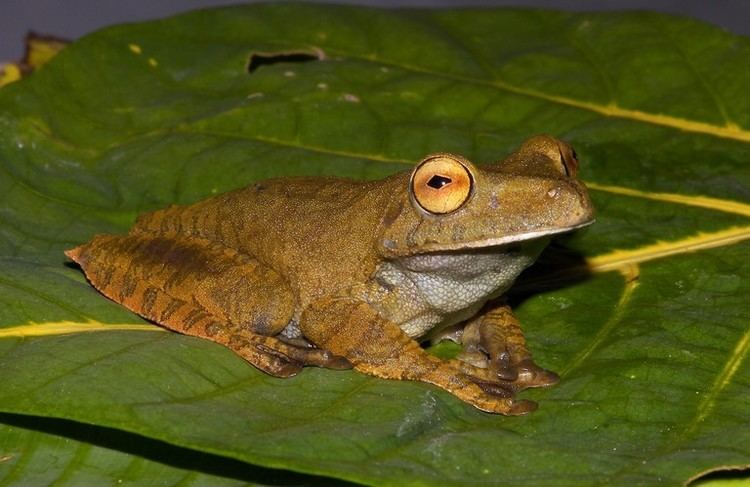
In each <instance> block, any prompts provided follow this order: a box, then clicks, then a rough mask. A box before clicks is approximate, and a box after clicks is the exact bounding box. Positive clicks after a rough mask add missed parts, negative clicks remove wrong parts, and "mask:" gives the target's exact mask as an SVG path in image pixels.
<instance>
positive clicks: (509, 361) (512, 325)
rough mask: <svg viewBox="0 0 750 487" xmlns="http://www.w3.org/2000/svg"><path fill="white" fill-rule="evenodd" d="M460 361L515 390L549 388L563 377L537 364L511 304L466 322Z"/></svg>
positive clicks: (489, 378) (481, 374)
mask: <svg viewBox="0 0 750 487" xmlns="http://www.w3.org/2000/svg"><path fill="white" fill-rule="evenodd" d="M462 343H463V345H464V352H463V353H462V354H461V355H460V356H459V358H460V359H461V360H463V361H464V362H466V363H468V364H470V365H471V366H472V367H475V368H479V369H484V371H483V372H479V371H477V374H479V375H480V376H483V377H486V378H487V379H488V380H498V381H500V382H501V383H505V384H507V385H508V386H509V387H511V388H512V389H513V390H515V391H519V390H523V389H526V388H529V387H547V386H551V385H554V384H556V383H557V382H559V380H560V377H559V376H558V375H557V374H556V373H554V372H552V371H549V370H545V369H543V368H541V367H539V366H538V365H536V364H535V363H534V361H533V360H532V358H531V354H530V353H529V351H528V349H527V348H526V340H525V339H524V336H523V332H522V331H521V327H520V325H519V323H518V320H517V319H516V318H515V316H513V313H512V312H511V310H510V308H509V307H508V306H500V307H497V308H494V309H492V310H490V311H489V312H487V313H486V314H485V315H483V316H480V317H478V318H477V319H475V320H473V321H471V322H470V323H468V324H467V325H466V327H465V328H464V331H463V336H462Z"/></svg>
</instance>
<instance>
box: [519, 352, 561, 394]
mask: <svg viewBox="0 0 750 487" xmlns="http://www.w3.org/2000/svg"><path fill="white" fill-rule="evenodd" d="M515 368H516V371H517V372H518V379H516V381H515V384H516V385H517V386H518V387H519V388H523V389H525V388H528V387H549V386H551V385H555V384H557V383H558V382H560V376H559V375H557V374H556V373H554V372H552V371H551V370H546V369H543V368H541V367H539V366H538V365H537V364H535V363H534V362H533V361H532V360H531V359H525V360H522V361H521V362H519V363H518V364H516V366H515Z"/></svg>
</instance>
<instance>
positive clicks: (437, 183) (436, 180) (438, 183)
mask: <svg viewBox="0 0 750 487" xmlns="http://www.w3.org/2000/svg"><path fill="white" fill-rule="evenodd" d="M452 182H453V180H452V179H451V178H449V177H446V176H441V175H439V174H435V175H434V176H432V177H431V178H430V180H429V181H427V186H429V187H430V188H435V189H440V188H442V187H443V186H445V185H446V184H450V183H452Z"/></svg>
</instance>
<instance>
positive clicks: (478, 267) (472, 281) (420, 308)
mask: <svg viewBox="0 0 750 487" xmlns="http://www.w3.org/2000/svg"><path fill="white" fill-rule="evenodd" d="M542 247H543V245H540V246H536V245H534V246H524V248H523V250H516V251H512V252H511V251H505V252H499V251H497V250H495V251H494V252H492V251H491V249H489V250H488V249H485V250H482V251H472V252H464V253H435V254H422V255H415V256H410V257H404V258H400V259H396V260H392V261H388V262H385V263H383V264H381V265H380V266H379V267H378V269H377V271H376V272H375V275H374V282H375V283H377V284H376V290H375V291H374V292H373V293H372V294H370V296H368V301H369V302H370V303H372V305H373V307H375V308H376V309H378V310H379V312H380V313H381V314H382V315H383V316H384V317H386V318H388V319H390V320H391V321H393V322H395V323H398V324H399V325H400V326H401V329H402V330H404V331H405V332H406V333H407V334H408V335H409V336H411V337H415V338H418V337H421V336H424V335H425V334H426V333H427V332H429V331H430V330H433V329H440V328H443V327H445V326H450V325H453V324H456V323H459V322H461V321H464V320H466V319H468V318H470V317H472V316H474V315H475V314H476V313H477V312H478V311H479V310H480V308H481V307H482V306H483V305H484V304H485V303H486V302H487V301H488V300H489V299H492V298H494V297H497V296H499V295H501V294H502V293H504V292H505V291H506V290H507V289H508V288H509V287H510V286H511V285H512V284H513V281H514V280H515V279H516V277H518V275H519V274H520V273H521V271H523V270H524V269H525V268H526V267H528V266H529V265H531V264H532V263H533V262H534V260H535V259H536V257H537V255H538V254H539V252H540V251H541V248H542Z"/></svg>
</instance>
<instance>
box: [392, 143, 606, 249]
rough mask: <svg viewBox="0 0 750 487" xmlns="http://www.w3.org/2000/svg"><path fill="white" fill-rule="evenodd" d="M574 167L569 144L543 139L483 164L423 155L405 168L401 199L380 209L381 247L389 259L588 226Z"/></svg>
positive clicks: (589, 216) (589, 211) (585, 199)
mask: <svg viewBox="0 0 750 487" xmlns="http://www.w3.org/2000/svg"><path fill="white" fill-rule="evenodd" d="M577 169H578V161H577V159H576V156H575V153H574V151H573V149H572V148H571V147H570V146H569V145H567V144H566V143H564V142H562V141H560V140H557V139H555V138H553V137H549V136H537V137H533V138H531V139H529V140H527V141H526V142H525V143H524V144H523V145H522V146H521V147H520V148H519V149H518V150H517V151H516V152H515V153H513V154H511V155H510V156H509V157H508V158H507V159H505V160H504V161H502V162H500V163H497V164H492V165H488V166H483V167H476V166H474V165H473V164H472V163H470V162H469V161H467V160H466V159H464V158H462V157H460V156H456V155H453V154H444V153H440V154H433V155H430V156H427V157H426V158H425V159H424V160H422V162H420V163H419V164H418V165H417V166H416V168H415V169H414V170H413V171H412V173H411V177H410V178H409V180H408V188H407V196H406V197H405V198H397V199H394V200H393V201H392V202H391V204H390V205H389V207H388V208H387V211H386V213H385V216H384V217H383V219H382V223H381V227H380V231H379V240H378V246H379V247H380V252H381V253H382V254H383V255H384V256H385V257H389V258H390V257H399V256H409V255H415V254H422V253H427V252H442V251H457V250H462V249H482V248H488V247H501V246H506V245H509V244H517V243H520V242H526V241H531V240H538V239H544V238H545V237H549V236H551V235H555V234H558V233H563V232H569V231H571V230H575V229H577V228H581V227H583V226H586V225H589V224H590V223H592V222H593V221H594V216H593V214H594V212H593V207H592V205H591V201H590V199H589V196H588V193H587V192H586V188H585V187H584V185H583V184H582V183H581V182H580V181H579V180H578V179H576V173H577ZM400 181H401V182H402V184H403V181H404V179H403V178H402V179H401V180H400Z"/></svg>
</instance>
